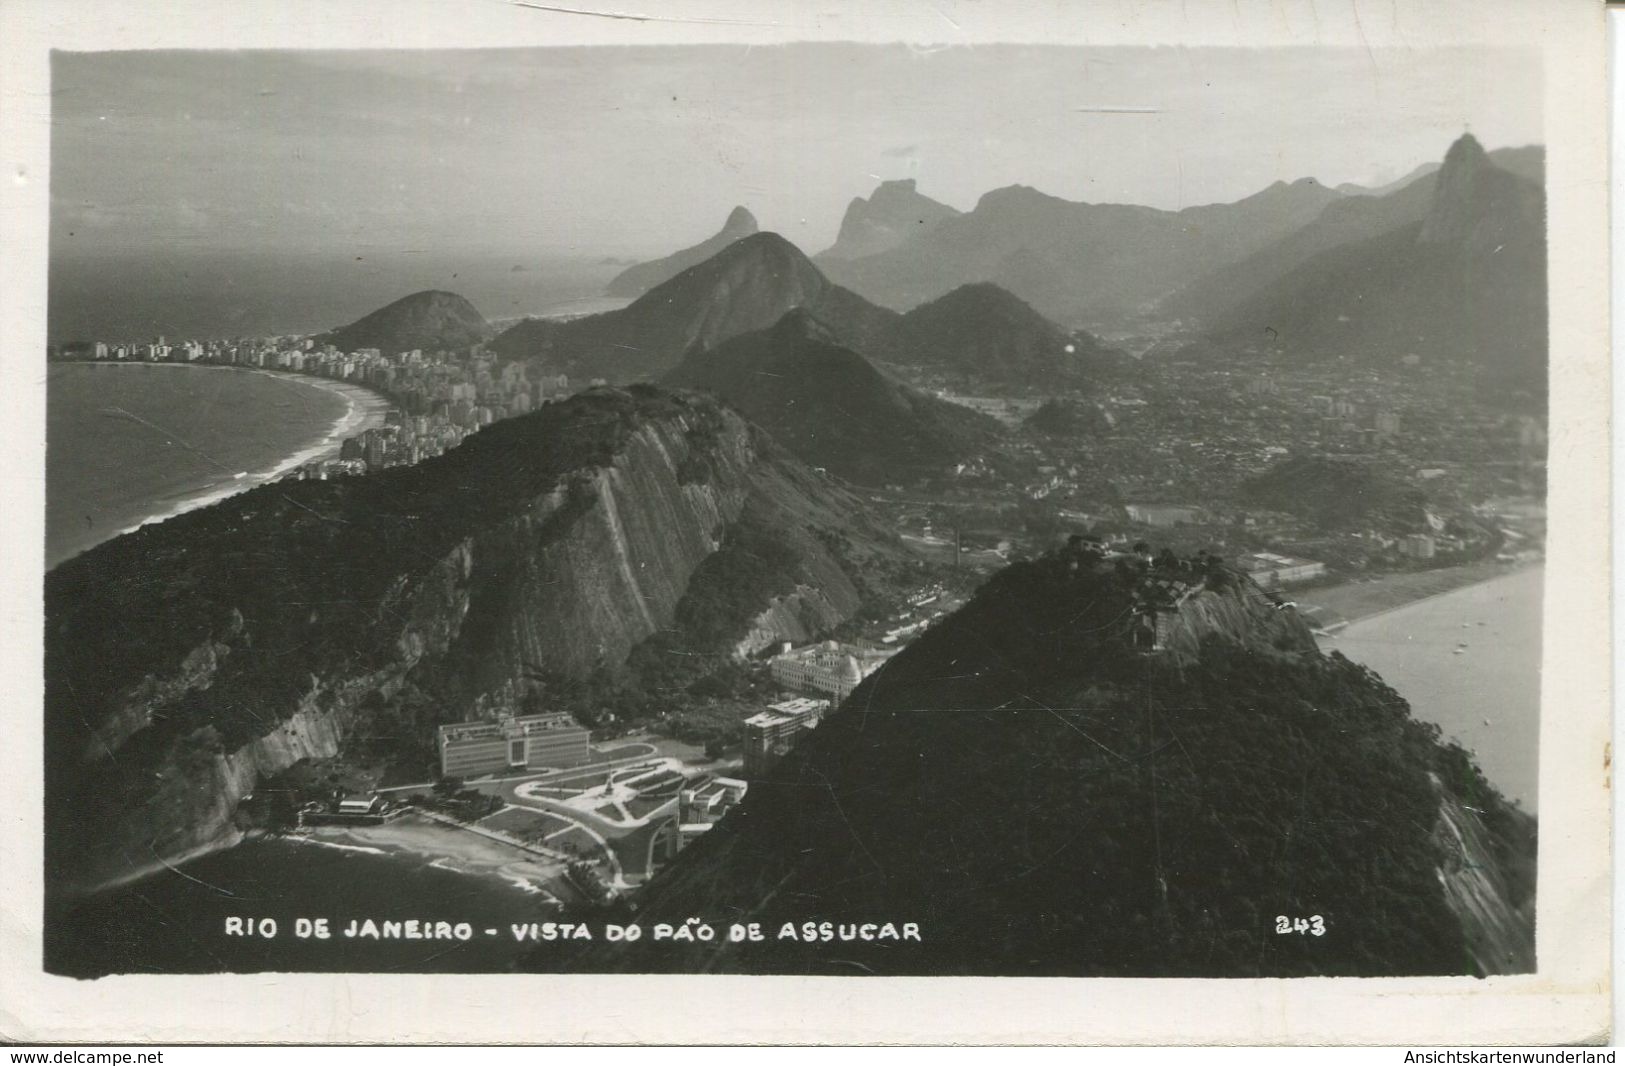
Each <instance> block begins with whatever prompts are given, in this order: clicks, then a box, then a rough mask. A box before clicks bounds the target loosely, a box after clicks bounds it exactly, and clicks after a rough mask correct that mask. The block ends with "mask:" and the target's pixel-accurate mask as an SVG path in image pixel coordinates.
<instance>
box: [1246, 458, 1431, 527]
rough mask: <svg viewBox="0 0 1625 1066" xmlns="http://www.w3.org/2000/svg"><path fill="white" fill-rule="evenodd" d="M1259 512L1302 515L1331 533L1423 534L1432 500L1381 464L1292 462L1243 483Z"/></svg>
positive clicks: (1331, 460)
mask: <svg viewBox="0 0 1625 1066" xmlns="http://www.w3.org/2000/svg"><path fill="white" fill-rule="evenodd" d="M1241 497H1242V499H1243V500H1244V501H1245V502H1247V503H1250V504H1252V505H1254V506H1256V507H1262V508H1264V509H1266V510H1270V511H1283V512H1286V513H1288V514H1295V515H1298V516H1299V517H1300V518H1305V519H1307V520H1309V521H1310V522H1313V523H1314V524H1315V525H1316V526H1318V527H1319V528H1321V529H1326V530H1343V529H1363V528H1367V527H1373V528H1384V529H1399V530H1413V531H1421V530H1423V529H1424V528H1425V521H1426V513H1427V497H1426V495H1425V494H1424V493H1423V492H1422V490H1421V489H1418V488H1415V487H1412V486H1410V485H1406V484H1405V483H1404V482H1402V481H1400V480H1399V479H1398V478H1397V477H1395V476H1394V475H1393V474H1392V473H1391V472H1389V471H1387V470H1385V469H1383V468H1382V467H1380V466H1378V465H1377V464H1375V463H1372V462H1368V461H1363V460H1353V459H1337V458H1331V457H1328V456H1300V457H1297V458H1293V459H1286V460H1283V461H1282V462H1280V463H1278V464H1276V465H1275V466H1273V467H1271V468H1270V469H1268V470H1266V471H1264V473H1262V474H1260V475H1258V476H1257V477H1255V478H1251V479H1249V480H1247V481H1245V482H1243V483H1242V486H1241Z"/></svg>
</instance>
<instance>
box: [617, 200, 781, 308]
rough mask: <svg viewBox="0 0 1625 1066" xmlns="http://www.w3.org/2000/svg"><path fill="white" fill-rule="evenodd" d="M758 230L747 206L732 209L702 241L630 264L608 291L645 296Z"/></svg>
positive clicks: (623, 294) (754, 218)
mask: <svg viewBox="0 0 1625 1066" xmlns="http://www.w3.org/2000/svg"><path fill="white" fill-rule="evenodd" d="M756 232H757V226H756V216H755V215H753V214H751V213H750V211H749V210H747V209H746V208H745V207H744V206H738V207H735V208H734V209H733V210H732V211H730V212H729V213H728V218H727V221H725V222H724V223H723V224H722V229H721V230H719V231H718V232H717V233H716V234H714V235H713V236H711V237H709V238H707V239H706V240H703V241H701V242H700V243H699V244H696V245H692V246H690V247H688V248H684V249H682V250H681V251H677V252H673V253H672V254H671V255H668V256H666V257H665V258H664V259H655V260H652V261H650V262H647V263H639V264H637V265H636V266H631V267H627V268H626V269H625V270H623V271H621V272H620V273H619V274H617V275H616V276H615V277H614V279H613V280H611V281H610V283H609V286H608V288H607V289H605V291H606V292H607V293H609V295H611V296H632V297H637V296H642V295H643V294H644V293H646V292H648V291H649V290H650V289H652V288H654V287H655V286H657V285H659V284H661V283H662V282H666V281H670V280H671V279H672V278H674V277H676V276H677V275H678V274H681V273H682V272H683V271H685V270H687V269H688V268H689V267H692V266H698V265H699V264H700V263H703V262H705V261H706V260H707V259H710V258H711V257H712V256H714V255H716V254H717V253H718V252H720V251H722V250H723V249H724V248H726V247H728V246H729V245H730V244H733V243H734V242H735V241H737V240H739V239H740V238H742V237H748V236H750V235H751V234H753V233H756Z"/></svg>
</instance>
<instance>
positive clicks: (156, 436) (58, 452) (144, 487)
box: [46, 362, 391, 568]
mask: <svg viewBox="0 0 1625 1066" xmlns="http://www.w3.org/2000/svg"><path fill="white" fill-rule="evenodd" d="M130 366H136V367H162V366H167V367H171V368H173V369H172V370H170V371H169V372H168V373H166V374H165V375H164V377H165V380H167V378H168V374H182V373H183V372H184V373H185V374H187V375H199V374H201V373H203V372H211V371H212V372H216V373H218V374H221V375H227V376H222V377H219V378H216V377H215V376H214V375H213V374H210V375H209V376H208V377H207V378H202V379H194V378H192V377H187V378H186V380H187V381H188V382H189V385H190V387H189V388H188V389H176V390H175V393H176V397H175V404H174V406H173V407H172V408H171V409H167V410H165V411H163V412H162V414H161V415H160V414H157V413H154V411H153V410H152V409H151V405H152V403H153V402H154V400H153V394H154V386H153V384H152V381H153V380H155V379H148V380H147V381H146V382H145V383H144V384H145V386H146V388H145V390H144V391H145V393H146V395H145V400H146V404H147V406H146V407H144V408H143V407H140V405H137V404H134V403H133V402H132V403H127V402H126V401H125V399H124V396H125V393H126V391H129V387H130V386H134V385H136V384H137V383H138V381H139V379H131V380H129V381H125V380H123V379H121V378H119V377H118V375H122V374H127V373H128V372H129V371H128V370H127V369H115V370H109V368H113V367H124V368H128V367H130ZM80 368H84V372H86V373H89V374H92V375H94V376H93V377H87V378H81V379H79V380H78V381H67V382H66V385H67V386H77V389H75V388H71V387H70V388H67V390H66V391H68V392H70V393H72V396H71V397H69V398H61V402H62V403H64V404H67V405H69V407H71V408H72V409H71V410H68V411H65V412H63V413H62V416H63V417H64V418H70V419H80V420H88V419H95V418H100V419H102V420H103V421H102V422H100V423H99V424H98V426H97V427H96V432H95V433H94V434H93V436H94V437H95V438H96V440H97V441H98V446H97V447H95V448H94V449H93V450H90V451H85V450H83V449H84V447H85V446H84V445H83V444H82V443H81V442H80V441H79V440H78V439H77V438H76V436H75V435H74V434H77V435H78V436H84V435H86V430H85V428H84V427H83V425H81V426H80V427H78V428H77V429H69V430H67V431H65V432H64V433H63V434H62V435H61V436H59V437H52V435H51V433H50V432H48V438H51V439H50V440H49V444H50V447H51V452H50V453H49V454H48V457H47V483H46V493H47V512H48V514H49V512H51V511H52V510H53V508H52V504H53V503H56V504H57V505H58V506H57V510H59V511H62V510H71V513H72V521H71V522H70V521H68V520H67V518H66V516H65V515H63V514H60V513H59V514H58V515H57V516H56V518H57V521H56V522H55V523H51V522H48V523H47V543H46V566H47V567H48V568H49V567H53V566H56V565H57V564H58V563H60V562H63V561H64V560H66V559H68V558H71V557H72V556H74V555H77V554H79V553H81V552H84V551H86V550H88V549H90V548H92V547H94V546H95V545H97V544H100V543H102V542H103V541H106V540H111V539H112V538H113V537H116V536H119V535H121V534H123V533H128V532H130V531H131V530H134V529H138V528H140V527H141V526H144V525H147V524H149V523H152V522H161V521H164V520H165V519H168V518H172V517H174V516H175V515H179V514H183V513H185V512H187V511H192V510H196V509H198V508H200V507H207V506H209V505H210V504H212V503H216V502H218V501H220V500H223V499H225V498H227V497H229V496H233V495H235V494H237V493H239V492H244V491H246V490H248V489H251V488H255V487H256V486H259V485H263V484H265V483H266V482H268V481H273V480H275V479H277V478H279V477H281V476H283V475H285V474H287V473H288V472H289V471H291V470H294V469H296V468H298V467H299V466H301V465H303V464H305V463H308V462H312V461H314V460H317V459H322V458H327V457H330V456H333V455H336V454H337V453H338V451H339V448H340V447H341V446H342V444H343V442H344V441H345V439H347V438H349V437H352V436H354V435H356V434H358V433H362V432H364V431H365V430H368V429H371V428H374V427H376V426H380V425H382V424H383V422H384V417H385V414H386V412H388V411H389V409H390V407H391V403H390V401H389V400H388V399H386V398H385V397H383V396H381V395H380V394H378V393H376V392H373V391H372V390H371V389H368V388H366V387H364V386H361V385H356V384H353V383H351V382H342V381H332V380H329V379H326V378H318V377H307V376H305V375H301V374H291V373H286V372H282V371H273V370H264V369H260V368H256V367H229V366H208V365H198V364H184V363H182V364H169V363H135V364H119V363H104V362H96V363H81V364H68V365H67V366H65V367H59V368H55V371H54V372H55V373H63V372H66V373H69V374H72V373H79V372H80ZM232 372H238V373H240V374H242V375H245V376H247V375H253V376H254V377H255V378H257V379H259V384H258V385H257V387H256V388H254V389H252V390H248V389H242V388H240V387H237V386H232V385H224V387H223V388H222V385H223V383H226V382H230V381H231V380H232V378H231V377H230V376H229V375H231V374H232ZM109 373H110V374H111V375H113V377H108V378H102V377H101V375H104V374H109ZM198 380H202V381H206V382H207V387H206V389H205V390H203V391H206V392H207V393H209V394H210V395H212V396H216V397H226V398H228V399H230V400H232V401H235V405H236V407H237V408H238V413H239V414H240V415H242V416H243V417H242V418H241V422H242V423H243V424H242V425H241V426H240V427H239V425H237V424H235V423H233V424H230V425H226V424H223V421H222V415H221V413H220V412H219V411H217V410H209V409H207V408H208V405H206V404H201V403H195V404H194V405H192V406H188V404H187V403H186V399H187V396H186V395H185V394H190V393H197V392H198V391H199V389H198V386H197V381H198ZM52 381H53V386H52V387H56V383H57V379H56V378H53V379H52ZM115 382H116V384H114V383H115ZM265 382H275V386H273V387H272V388H271V389H267V388H266V387H265V385H264V384H263V383H265ZM281 389H286V390H293V391H295V392H297V394H299V395H300V396H306V397H308V396H310V395H311V394H312V393H321V394H324V395H325V396H327V397H330V398H331V399H329V400H328V401H326V403H324V404H323V405H322V410H323V412H324V413H323V414H321V415H319V416H318V415H316V414H315V412H312V411H310V410H308V408H309V407H310V406H312V405H311V404H310V403H309V402H308V401H299V400H292V401H290V399H288V398H287V396H286V395H283V398H280V399H279V398H278V397H279V395H282V394H281V393H280V392H279V390H281ZM133 391H134V392H137V393H139V392H141V391H143V390H140V389H136V390H133ZM136 398H137V399H140V398H141V397H140V396H137V397H136ZM48 399H59V398H58V397H51V396H50V395H49V393H48ZM333 400H337V401H338V403H337V404H335V403H333ZM256 404H257V405H258V408H259V409H257V408H256ZM131 406H136V407H137V408H138V409H137V410H130V409H128V408H129V407H131ZM220 406H230V404H225V403H222V404H221V405H220ZM331 409H336V410H337V413H336V414H333V413H331ZM282 411H291V412H292V414H293V415H296V416H302V417H298V418H295V417H290V418H286V419H282V418H279V417H278V415H279V412H282ZM57 414H58V412H57V411H56V410H55V409H53V413H52V418H53V419H54V418H56V417H57ZM250 415H254V416H258V417H257V418H249V417H247V416H250ZM227 434H229V436H228V435H227ZM76 448H77V449H79V450H77V451H76V450H75V449H76ZM160 466H167V467H168V469H164V470H163V471H162V472H161V473H159V472H157V470H158V468H159V467H160ZM70 505H71V506H70ZM81 514H82V515H83V520H82V521H80V518H81Z"/></svg>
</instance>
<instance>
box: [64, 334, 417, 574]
mask: <svg viewBox="0 0 1625 1066" xmlns="http://www.w3.org/2000/svg"><path fill="white" fill-rule="evenodd" d="M109 365H114V366H117V365H121V364H117V363H112V364H109ZM130 365H135V364H130ZM139 365H141V366H174V367H180V368H185V369H189V370H220V371H242V372H244V373H252V374H264V375H267V376H269V377H272V378H276V379H280V380H284V381H289V382H293V383H296V384H298V385H300V386H303V387H307V388H314V389H321V390H322V391H323V392H329V393H332V394H334V395H336V396H339V397H341V398H342V399H343V400H344V402H345V409H344V413H343V414H341V415H340V416H339V417H338V418H336V419H334V420H333V422H332V424H331V425H330V426H329V427H328V430H327V432H326V433H325V434H323V435H322V436H321V437H319V438H317V439H316V440H314V441H312V442H311V443H309V444H307V445H305V446H304V447H303V448H300V449H299V450H298V451H296V452H294V453H293V454H292V455H289V456H288V457H286V458H284V459H282V460H281V461H280V462H278V463H276V464H275V465H274V466H271V467H269V468H267V469H265V470H260V471H255V472H250V473H246V474H245V475H243V476H238V477H233V478H231V479H230V480H226V481H221V482H216V483H215V484H212V485H207V486H205V487H203V488H201V489H199V490H197V491H196V492H193V493H191V494H189V495H187V496H185V497H184V498H182V499H179V500H176V501H174V502H173V503H171V504H170V506H168V507H166V508H165V509H164V510H162V511H158V512H155V513H153V514H151V515H149V516H147V517H146V518H143V519H142V520H141V521H139V522H137V523H135V524H134V525H130V526H126V527H124V528H123V529H120V530H119V531H118V532H117V533H115V534H114V536H122V535H123V534H125V533H133V532H135V531H136V530H137V529H140V528H141V527H143V526H148V525H152V524H154V523H156V522H163V521H166V520H168V519H170V518H174V517H176V516H177V515H181V514H185V513H187V512H188V511H195V510H198V509H199V508H202V507H208V506H210V505H212V504H216V503H219V502H220V501H221V500H224V499H227V498H229V497H232V496H235V495H237V494H238V493H240V492H246V491H248V490H249V489H253V488H258V487H259V486H261V485H264V484H266V483H268V482H271V481H275V480H277V479H278V478H280V477H282V476H284V475H286V474H288V473H290V472H292V471H294V470H297V469H298V468H299V467H301V466H304V465H305V464H306V463H312V462H316V461H318V460H321V459H327V458H331V457H333V456H335V455H337V454H338V453H339V449H340V448H342V447H343V445H344V442H345V441H346V440H348V439H349V438H351V437H354V436H356V435H358V434H361V433H365V432H366V431H367V430H369V429H376V428H378V427H379V426H382V425H383V424H384V416H385V415H386V414H387V413H388V412H389V410H390V409H391V408H392V407H393V406H394V404H393V403H392V402H391V401H390V400H389V399H388V398H387V397H385V396H383V395H382V394H381V393H377V392H374V391H373V390H372V389H370V388H367V387H366V386H364V385H358V384H355V383H354V382H349V381H335V380H332V379H330V378H322V377H315V376H312V375H307V374H293V373H288V372H286V371H281V370H271V369H266V368H262V367H238V366H207V365H202V364H192V363H141V364H139ZM108 539H111V537H109V538H108ZM90 547H94V545H87V546H86V548H85V549H81V550H88V549H89V548H90Z"/></svg>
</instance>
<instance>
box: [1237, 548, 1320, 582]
mask: <svg viewBox="0 0 1625 1066" xmlns="http://www.w3.org/2000/svg"><path fill="white" fill-rule="evenodd" d="M1236 565H1237V566H1239V567H1240V568H1241V569H1242V570H1244V571H1246V573H1247V574H1248V576H1250V577H1251V578H1252V579H1253V580H1254V581H1256V582H1257V583H1258V586H1259V587H1260V588H1266V589H1273V588H1280V587H1281V586H1282V585H1294V584H1298V583H1300V582H1303V581H1312V580H1314V579H1315V578H1317V577H1323V576H1325V574H1326V564H1325V563H1319V562H1315V561H1313V560H1311V559H1294V558H1292V557H1291V556H1288V555H1276V554H1275V553H1273V552H1258V553H1256V554H1253V555H1244V556H1242V557H1241V558H1240V559H1238V560H1236Z"/></svg>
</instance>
